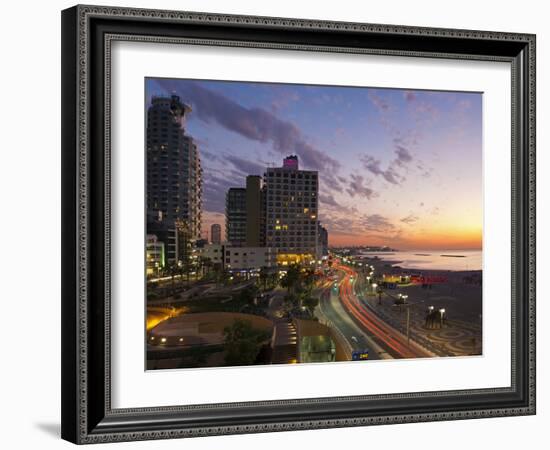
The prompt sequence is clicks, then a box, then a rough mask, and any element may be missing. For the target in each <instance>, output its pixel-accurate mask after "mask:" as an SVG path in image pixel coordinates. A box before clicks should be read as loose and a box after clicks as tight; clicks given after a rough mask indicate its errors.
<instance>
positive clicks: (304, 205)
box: [264, 156, 321, 265]
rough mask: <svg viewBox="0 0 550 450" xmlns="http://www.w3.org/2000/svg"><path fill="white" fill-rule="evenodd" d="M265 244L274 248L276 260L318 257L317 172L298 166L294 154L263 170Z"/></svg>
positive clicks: (309, 259)
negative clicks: (279, 163) (279, 165)
mask: <svg viewBox="0 0 550 450" xmlns="http://www.w3.org/2000/svg"><path fill="white" fill-rule="evenodd" d="M264 185H265V188H264V189H265V205H266V206H265V207H266V213H265V221H266V225H265V229H266V231H265V233H266V246H267V247H272V248H275V249H276V250H277V251H278V255H277V261H278V262H279V264H282V265H287V264H292V263H307V262H310V261H314V260H317V259H319V258H320V253H321V252H320V248H319V231H318V207H319V202H318V193H319V184H318V173H317V171H311V170H300V169H299V164H298V157H297V156H289V157H287V158H285V159H284V161H283V166H282V167H273V168H272V167H270V168H268V169H267V170H266V172H265V174H264Z"/></svg>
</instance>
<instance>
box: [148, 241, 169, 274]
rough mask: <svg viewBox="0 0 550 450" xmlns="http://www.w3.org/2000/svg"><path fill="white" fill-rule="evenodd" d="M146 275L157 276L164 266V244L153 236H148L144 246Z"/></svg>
mask: <svg viewBox="0 0 550 450" xmlns="http://www.w3.org/2000/svg"><path fill="white" fill-rule="evenodd" d="M145 253H146V258H145V259H146V264H147V268H146V270H147V275H151V276H154V275H156V276H158V275H159V274H160V271H161V270H162V269H163V268H164V266H165V259H164V243H163V242H161V241H159V239H158V237H157V236H156V235H154V234H148V235H147V237H146V244H145Z"/></svg>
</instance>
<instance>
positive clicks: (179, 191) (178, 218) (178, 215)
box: [146, 95, 202, 264]
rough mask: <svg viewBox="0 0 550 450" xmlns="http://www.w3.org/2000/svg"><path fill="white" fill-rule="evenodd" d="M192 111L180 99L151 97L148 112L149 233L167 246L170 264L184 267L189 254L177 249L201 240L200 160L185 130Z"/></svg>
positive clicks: (176, 97)
mask: <svg viewBox="0 0 550 450" xmlns="http://www.w3.org/2000/svg"><path fill="white" fill-rule="evenodd" d="M190 112H191V108H190V107H189V106H188V105H186V104H184V103H182V102H181V101H180V98H179V97H178V96H177V95H172V96H166V97H153V98H152V100H151V106H150V107H149V109H148V111H147V175H146V180H147V218H148V221H147V230H148V233H153V234H156V235H157V237H158V239H159V240H160V241H161V242H163V243H164V244H165V253H166V260H167V263H169V264H172V263H178V262H182V258H185V257H187V256H186V255H187V253H188V252H187V251H186V252H184V253H182V252H179V250H180V249H186V248H187V246H188V244H187V241H189V242H191V243H192V242H194V241H196V240H197V239H200V235H201V210H202V168H201V161H200V155H199V150H198V148H197V145H196V143H195V141H194V139H193V138H192V137H191V136H188V135H186V134H185V129H184V126H185V117H186V115H187V114H189V113H190ZM183 228H185V231H182V230H183ZM183 234H184V235H185V239H183ZM182 240H185V243H183V242H182Z"/></svg>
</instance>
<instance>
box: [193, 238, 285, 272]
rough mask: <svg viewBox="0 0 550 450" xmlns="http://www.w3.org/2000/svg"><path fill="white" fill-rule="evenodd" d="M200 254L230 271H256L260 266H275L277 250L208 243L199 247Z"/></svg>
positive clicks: (268, 267)
mask: <svg viewBox="0 0 550 450" xmlns="http://www.w3.org/2000/svg"><path fill="white" fill-rule="evenodd" d="M200 256H201V257H203V258H207V259H209V260H210V261H211V262H212V263H213V264H221V265H222V267H223V268H224V269H225V270H228V271H230V272H250V273H251V272H257V271H259V270H260V269H262V268H267V269H273V268H275V267H277V251H276V250H275V249H273V248H270V247H248V246H241V247H235V246H231V245H223V244H208V245H205V246H204V248H202V249H200Z"/></svg>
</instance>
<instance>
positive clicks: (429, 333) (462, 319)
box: [360, 258, 482, 356]
mask: <svg viewBox="0 0 550 450" xmlns="http://www.w3.org/2000/svg"><path fill="white" fill-rule="evenodd" d="M363 261H366V262H368V264H370V265H372V266H373V267H374V277H375V279H377V280H379V279H381V278H382V276H383V275H387V276H388V275H395V276H406V275H408V276H410V275H412V276H420V277H424V278H423V279H424V280H425V281H427V283H425V284H424V285H423V284H422V283H421V282H420V281H415V282H410V283H407V284H397V285H396V286H395V288H385V289H383V294H382V304H379V298H378V295H375V294H374V293H373V291H372V289H369V288H368V287H363V289H362V290H360V292H362V293H363V297H364V299H365V301H367V302H368V303H369V304H370V305H372V306H373V308H374V309H376V310H377V311H379V313H380V315H382V316H384V317H385V318H387V319H388V320H392V321H394V322H396V323H398V324H399V325H400V326H401V328H404V327H405V324H406V319H405V318H406V311H405V308H403V307H398V306H395V301H394V300H395V298H397V297H398V295H399V294H404V295H408V298H407V303H409V304H410V305H411V306H410V326H411V332H412V333H413V334H417V335H418V336H419V337H425V338H428V339H430V340H432V341H434V342H436V343H438V344H440V345H441V346H442V348H444V349H445V350H444V352H447V353H448V354H449V355H457V356H458V355H467V354H481V350H482V349H481V335H482V330H481V320H482V271H481V270H469V271H453V270H435V269H429V270H427V269H414V268H402V267H399V260H398V259H395V260H391V261H390V260H381V259H373V258H368V259H367V258H365V259H364V260H363ZM396 266H397V267H396ZM416 280H418V279H416ZM432 306H433V308H434V309H435V310H440V309H444V310H445V315H446V319H447V320H446V325H445V327H444V328H443V329H428V328H427V327H426V315H427V311H428V308H429V307H432Z"/></svg>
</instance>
